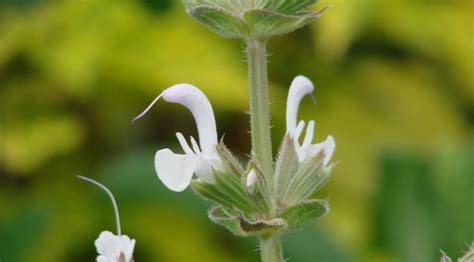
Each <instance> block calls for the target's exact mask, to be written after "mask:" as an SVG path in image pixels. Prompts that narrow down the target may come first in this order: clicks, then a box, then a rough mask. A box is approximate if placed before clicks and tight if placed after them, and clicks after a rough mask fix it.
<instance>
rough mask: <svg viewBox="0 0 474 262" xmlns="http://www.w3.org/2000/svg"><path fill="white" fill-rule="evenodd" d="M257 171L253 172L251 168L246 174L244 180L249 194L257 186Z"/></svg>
mask: <svg viewBox="0 0 474 262" xmlns="http://www.w3.org/2000/svg"><path fill="white" fill-rule="evenodd" d="M257 182H258V179H257V173H256V172H255V169H253V168H252V169H251V170H250V172H249V173H248V175H247V180H246V182H245V186H246V187H247V191H248V192H249V193H250V194H253V192H255V188H256V186H257Z"/></svg>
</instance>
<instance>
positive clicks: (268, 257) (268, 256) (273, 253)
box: [260, 234, 284, 262]
mask: <svg viewBox="0 0 474 262" xmlns="http://www.w3.org/2000/svg"><path fill="white" fill-rule="evenodd" d="M260 255H261V258H262V262H283V261H284V260H283V252H282V248H281V242H280V237H279V236H278V235H276V234H274V235H270V236H262V237H260Z"/></svg>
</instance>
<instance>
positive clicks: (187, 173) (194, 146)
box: [134, 84, 222, 192]
mask: <svg viewBox="0 0 474 262" xmlns="http://www.w3.org/2000/svg"><path fill="white" fill-rule="evenodd" d="M160 98H163V99H164V100H165V101H166V102H169V103H177V104H180V105H183V106H185V107H186V108H188V109H189V111H191V113H192V115H193V117H194V120H195V122H196V125H197V129H198V135H199V143H198V142H197V141H196V140H195V139H194V138H193V137H191V138H190V142H191V146H190V145H189V144H188V142H186V139H185V138H184V136H183V135H182V134H181V133H179V132H178V133H176V137H177V139H178V142H179V144H180V145H181V147H182V149H183V151H184V153H185V154H184V155H183V154H175V153H173V151H171V150H170V149H168V148H166V149H162V150H159V151H158V152H156V154H155V170H156V173H157V174H158V177H159V178H160V180H161V181H162V182H163V183H164V184H165V185H166V186H167V187H168V188H169V189H171V190H173V191H177V192H181V191H183V190H185V189H186V188H187V187H188V186H189V184H190V183H191V179H192V176H193V174H196V176H197V177H198V178H199V179H201V180H202V181H204V182H207V183H214V177H213V173H212V168H213V167H214V168H217V169H219V168H220V167H221V166H222V163H221V160H220V157H219V155H218V152H217V143H218V140H217V128H216V120H215V117H214V111H213V109H212V106H211V103H210V102H209V100H208V99H207V97H206V95H204V93H203V92H202V91H201V90H199V89H198V88H197V87H195V86H193V85H190V84H177V85H174V86H172V87H170V88H168V89H166V90H164V91H163V92H162V93H161V94H160V95H159V96H157V97H156V98H155V99H154V100H153V102H152V103H151V104H150V105H149V106H148V107H147V108H146V109H145V110H144V111H143V112H142V113H141V114H140V115H138V116H137V117H135V118H134V121H135V120H138V119H139V118H141V117H143V116H144V115H145V114H146V113H147V112H148V111H149V110H150V109H151V107H153V105H154V104H155V103H156V102H157V101H158V100H159V99H160Z"/></svg>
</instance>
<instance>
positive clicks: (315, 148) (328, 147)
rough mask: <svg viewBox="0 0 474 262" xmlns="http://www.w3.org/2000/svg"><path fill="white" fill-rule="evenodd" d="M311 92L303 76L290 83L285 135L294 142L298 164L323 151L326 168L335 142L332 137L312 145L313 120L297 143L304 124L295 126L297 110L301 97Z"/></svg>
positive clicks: (307, 80)
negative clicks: (301, 139)
mask: <svg viewBox="0 0 474 262" xmlns="http://www.w3.org/2000/svg"><path fill="white" fill-rule="evenodd" d="M313 91H314V86H313V83H312V82H311V81H310V80H309V79H308V78H306V77H304V76H297V77H296V78H295V79H294V80H293V82H292V83H291V87H290V91H289V93H288V100H287V104H286V133H287V134H288V135H289V136H290V137H291V138H293V140H294V143H295V150H296V153H297V155H298V161H299V162H300V163H301V162H304V161H305V160H307V159H308V158H310V157H313V156H315V155H316V154H318V153H319V152H320V151H321V150H323V152H324V154H325V157H324V165H325V166H326V165H327V164H329V162H330V161H331V157H332V154H333V153H334V150H335V148H336V142H335V141H334V138H333V137H332V136H328V137H327V138H326V140H325V141H324V142H322V143H319V144H312V141H313V133H314V121H313V120H311V121H309V123H308V126H307V128H306V135H305V138H304V140H303V143H302V144H301V145H300V143H299V138H300V135H301V133H302V131H303V129H304V126H305V123H304V121H300V122H299V123H298V125H297V124H296V122H297V116H298V108H299V105H300V102H301V100H302V99H303V97H304V96H306V95H309V94H312V93H313Z"/></svg>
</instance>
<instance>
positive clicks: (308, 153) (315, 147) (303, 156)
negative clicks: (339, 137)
mask: <svg viewBox="0 0 474 262" xmlns="http://www.w3.org/2000/svg"><path fill="white" fill-rule="evenodd" d="M335 149H336V141H335V140H334V138H333V137H332V136H328V137H327V138H326V140H325V141H324V142H321V143H318V144H312V145H309V146H304V147H303V146H302V147H299V148H297V149H296V150H297V154H298V161H299V162H300V163H302V162H304V161H306V160H307V159H308V158H310V157H312V156H315V155H316V154H318V153H319V151H321V150H324V166H327V165H328V164H329V162H330V161H331V158H332V155H333V153H334V150H335Z"/></svg>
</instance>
